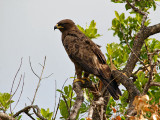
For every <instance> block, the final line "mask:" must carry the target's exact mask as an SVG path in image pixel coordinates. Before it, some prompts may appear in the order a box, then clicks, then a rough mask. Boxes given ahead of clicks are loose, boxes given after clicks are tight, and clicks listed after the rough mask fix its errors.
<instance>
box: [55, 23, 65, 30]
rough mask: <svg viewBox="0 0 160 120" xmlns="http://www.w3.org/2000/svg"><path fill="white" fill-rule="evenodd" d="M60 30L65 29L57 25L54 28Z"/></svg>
mask: <svg viewBox="0 0 160 120" xmlns="http://www.w3.org/2000/svg"><path fill="white" fill-rule="evenodd" d="M60 28H63V27H62V26H58V24H56V25H55V26H54V30H55V29H60Z"/></svg>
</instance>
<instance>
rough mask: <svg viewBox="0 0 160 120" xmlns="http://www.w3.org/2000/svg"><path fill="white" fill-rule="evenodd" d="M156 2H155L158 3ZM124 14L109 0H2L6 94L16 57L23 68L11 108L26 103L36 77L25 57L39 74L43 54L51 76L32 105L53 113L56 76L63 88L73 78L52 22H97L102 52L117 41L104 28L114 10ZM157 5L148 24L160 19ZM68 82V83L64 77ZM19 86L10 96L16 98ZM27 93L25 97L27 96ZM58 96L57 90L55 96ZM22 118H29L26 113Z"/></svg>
mask: <svg viewBox="0 0 160 120" xmlns="http://www.w3.org/2000/svg"><path fill="white" fill-rule="evenodd" d="M158 4H159V3H158ZM115 10H117V11H118V12H119V13H122V12H125V9H124V5H123V4H113V3H111V2H110V0H0V56H1V59H0V92H2V93H3V92H10V88H11V84H12V81H13V78H14V76H15V74H16V71H17V69H18V67H19V64H20V60H21V58H22V57H23V64H22V68H21V70H20V72H19V75H18V76H17V79H16V83H15V86H14V89H15V88H16V86H17V83H18V80H19V78H20V75H21V74H24V72H25V85H24V90H23V94H22V97H21V100H20V102H19V104H18V106H17V108H16V109H15V110H14V112H16V111H17V110H20V109H21V108H23V107H24V106H25V103H26V104H27V105H29V104H30V101H29V100H28V98H30V99H31V100H32V99H33V95H34V91H35V88H36V86H37V83H38V79H37V78H36V76H35V75H34V74H33V73H32V71H31V69H30V66H29V60H28V59H29V56H30V57H31V62H32V66H33V68H34V70H35V72H36V73H37V74H40V72H41V68H42V67H41V66H40V65H39V63H41V64H42V63H43V60H44V56H46V57H47V61H46V68H45V71H44V76H47V75H49V74H51V73H53V75H52V76H51V77H49V78H48V79H45V80H43V81H42V82H41V86H40V88H39V91H38V94H37V97H36V101H35V104H37V105H39V107H41V108H50V110H51V111H53V108H54V104H55V103H54V101H55V80H56V81H57V88H59V89H61V87H62V84H63V83H64V81H65V80H66V79H67V78H69V77H72V76H74V72H75V70H74V65H73V64H72V62H71V61H70V60H69V58H68V56H67V54H66V52H65V50H64V48H63V45H62V42H61V33H60V32H59V31H58V30H56V31H54V30H53V28H54V25H55V24H56V23H57V22H58V21H60V20H62V19H66V18H69V19H72V20H73V21H74V22H75V23H76V24H79V25H81V26H83V27H85V25H86V23H88V24H89V23H90V21H91V20H95V21H96V22H97V28H98V33H99V34H102V35H103V36H102V37H100V38H98V39H97V40H94V41H95V42H96V43H97V44H99V45H101V46H102V48H101V49H102V52H103V53H106V49H105V46H106V45H107V43H111V42H118V38H116V37H113V32H112V31H108V29H109V28H110V27H111V22H112V19H113V18H114V17H115V15H114V11H115ZM158 11H160V6H157V11H156V12H153V11H151V15H150V18H151V19H152V20H151V22H152V24H155V23H158V22H159V21H160V15H159V12H158ZM67 84H72V80H68V82H67ZM20 90H21V88H20V89H19V91H18V92H17V94H16V95H15V97H14V98H13V99H14V100H15V101H17V99H18V97H19V93H20ZM27 97H28V98H27ZM57 97H58V94H57ZM23 119H28V118H27V117H25V118H23Z"/></svg>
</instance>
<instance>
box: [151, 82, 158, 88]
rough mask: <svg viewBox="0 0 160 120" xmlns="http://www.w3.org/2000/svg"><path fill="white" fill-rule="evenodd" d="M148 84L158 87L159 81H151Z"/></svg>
mask: <svg viewBox="0 0 160 120" xmlns="http://www.w3.org/2000/svg"><path fill="white" fill-rule="evenodd" d="M150 86H158V87H160V82H151V83H150Z"/></svg>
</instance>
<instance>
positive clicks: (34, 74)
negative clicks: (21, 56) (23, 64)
mask: <svg viewBox="0 0 160 120" xmlns="http://www.w3.org/2000/svg"><path fill="white" fill-rule="evenodd" d="M29 64H30V67H31V70H32V72H33V73H34V75H35V76H37V77H38V79H40V78H39V76H38V75H37V74H36V73H35V72H34V70H33V68H32V63H31V59H30V56H29Z"/></svg>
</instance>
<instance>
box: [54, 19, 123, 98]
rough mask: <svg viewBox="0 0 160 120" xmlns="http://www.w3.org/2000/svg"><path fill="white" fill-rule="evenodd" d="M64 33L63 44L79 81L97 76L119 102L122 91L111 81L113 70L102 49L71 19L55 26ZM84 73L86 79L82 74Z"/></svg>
mask: <svg viewBox="0 0 160 120" xmlns="http://www.w3.org/2000/svg"><path fill="white" fill-rule="evenodd" d="M54 29H59V30H60V31H61V32H62V43H63V45H64V48H65V50H66V52H67V54H68V56H69V58H70V59H71V61H72V62H73V63H74V65H75V70H76V74H77V79H78V80H79V81H80V80H82V79H86V78H88V76H89V74H93V75H95V76H97V77H98V78H99V79H100V80H101V81H102V83H103V84H104V86H106V87H107V89H108V91H109V93H110V94H111V96H112V97H113V98H114V99H115V100H118V99H119V96H120V95H121V91H120V89H119V88H118V85H117V83H116V81H115V80H113V79H111V70H110V68H109V66H108V65H107V64H106V59H105V57H104V55H103V53H102V52H101V50H100V48H99V47H98V46H97V45H96V44H95V43H94V42H93V41H91V40H90V39H89V38H88V37H86V36H85V34H84V33H82V32H81V31H80V30H79V29H78V28H77V27H76V25H75V23H74V22H73V21H72V20H70V19H64V20H61V21H59V22H58V23H57V25H56V26H54ZM83 71H84V78H82V72H83Z"/></svg>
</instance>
